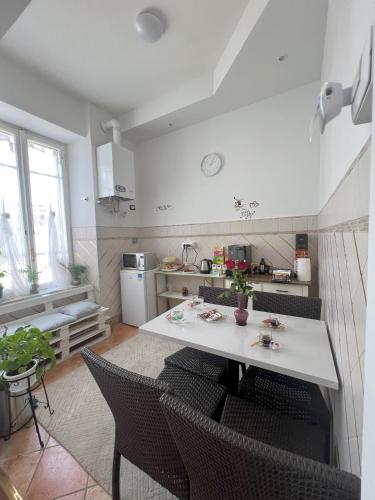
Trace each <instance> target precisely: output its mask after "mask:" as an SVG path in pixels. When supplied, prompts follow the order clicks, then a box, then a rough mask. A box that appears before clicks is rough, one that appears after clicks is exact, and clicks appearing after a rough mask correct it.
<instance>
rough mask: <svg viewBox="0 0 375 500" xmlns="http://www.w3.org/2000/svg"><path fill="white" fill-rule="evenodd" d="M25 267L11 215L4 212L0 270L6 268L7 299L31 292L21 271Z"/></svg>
mask: <svg viewBox="0 0 375 500" xmlns="http://www.w3.org/2000/svg"><path fill="white" fill-rule="evenodd" d="M24 265H25V264H24V262H23V259H22V258H21V256H20V253H19V250H18V246H17V242H16V239H15V236H14V232H13V230H12V227H11V223H10V215H9V214H7V213H5V212H4V213H3V214H1V216H0V269H3V268H5V270H6V272H7V275H6V285H7V286H6V287H5V289H4V296H5V297H7V296H8V297H12V296H15V295H24V294H27V293H28V292H29V287H28V285H27V281H26V278H25V275H24V273H21V271H20V270H21V269H22V268H23V267H24Z"/></svg>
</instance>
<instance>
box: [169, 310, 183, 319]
mask: <svg viewBox="0 0 375 500" xmlns="http://www.w3.org/2000/svg"><path fill="white" fill-rule="evenodd" d="M171 319H172V321H176V322H178V321H182V320H183V319H184V311H183V310H182V309H173V310H172V313H171Z"/></svg>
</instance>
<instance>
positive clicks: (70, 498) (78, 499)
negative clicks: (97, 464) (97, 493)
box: [46, 488, 86, 500]
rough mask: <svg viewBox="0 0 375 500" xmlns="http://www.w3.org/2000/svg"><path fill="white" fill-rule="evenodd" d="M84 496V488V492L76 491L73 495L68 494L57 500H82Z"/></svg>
mask: <svg viewBox="0 0 375 500" xmlns="http://www.w3.org/2000/svg"><path fill="white" fill-rule="evenodd" d="M85 495H86V488H85V489H84V490H80V491H76V492H75V493H70V494H69V495H65V496H64V497H58V500H84V499H85ZM46 500H47V499H46ZM56 500H57V499H56Z"/></svg>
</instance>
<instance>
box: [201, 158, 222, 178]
mask: <svg viewBox="0 0 375 500" xmlns="http://www.w3.org/2000/svg"><path fill="white" fill-rule="evenodd" d="M222 166H223V160H222V158H221V156H220V155H219V154H217V153H210V154H208V155H206V156H205V157H204V158H203V160H202V163H201V169H202V172H203V173H204V175H208V176H212V175H216V174H217V173H218V172H219V171H220V169H221V167H222Z"/></svg>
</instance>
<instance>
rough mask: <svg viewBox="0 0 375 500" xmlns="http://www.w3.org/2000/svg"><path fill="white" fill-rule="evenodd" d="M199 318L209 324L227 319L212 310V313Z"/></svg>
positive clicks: (205, 313)
mask: <svg viewBox="0 0 375 500" xmlns="http://www.w3.org/2000/svg"><path fill="white" fill-rule="evenodd" d="M198 316H199V318H201V319H203V321H207V323H211V322H212V321H219V320H221V319H224V318H225V315H224V314H223V313H221V312H220V311H218V310H217V309H211V310H210V311H206V312H204V313H201V314H198Z"/></svg>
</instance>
